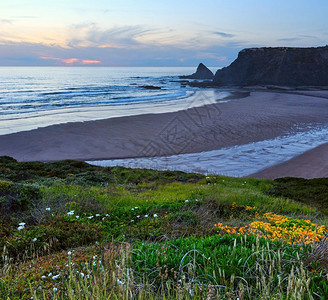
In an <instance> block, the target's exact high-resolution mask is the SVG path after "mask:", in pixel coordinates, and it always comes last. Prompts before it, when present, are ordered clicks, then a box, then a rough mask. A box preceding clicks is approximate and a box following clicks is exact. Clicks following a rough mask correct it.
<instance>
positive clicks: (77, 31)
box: [67, 23, 154, 48]
mask: <svg viewBox="0 0 328 300" xmlns="http://www.w3.org/2000/svg"><path fill="white" fill-rule="evenodd" d="M71 29H72V32H71V38H70V39H69V40H68V41H67V45H68V46H69V47H72V48H75V47H85V46H96V47H103V48H123V47H135V46H138V45H140V44H142V42H141V41H140V39H142V37H144V36H145V35H147V34H150V33H152V32H153V31H154V30H152V29H147V28H144V27H143V26H140V25H137V26H120V27H114V28H110V29H102V28H99V27H98V26H97V24H95V23H82V24H76V25H73V26H71Z"/></svg>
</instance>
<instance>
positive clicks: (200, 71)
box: [179, 63, 214, 79]
mask: <svg viewBox="0 0 328 300" xmlns="http://www.w3.org/2000/svg"><path fill="white" fill-rule="evenodd" d="M179 77H180V78H182V79H213V78H214V74H213V72H212V71H211V70H210V69H209V68H207V67H206V66H205V65H204V64H202V63H200V64H199V65H198V67H197V71H196V73H194V74H192V75H188V76H179Z"/></svg>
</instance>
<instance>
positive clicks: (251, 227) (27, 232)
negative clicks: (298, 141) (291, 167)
mask: <svg viewBox="0 0 328 300" xmlns="http://www.w3.org/2000/svg"><path fill="white" fill-rule="evenodd" d="M327 189H328V179H320V180H315V181H307V180H301V179H294V178H284V179H279V180H276V181H265V180H258V179H253V178H229V177H223V176H213V175H209V176H203V175H200V174H187V173H183V172H173V171H154V170H142V169H126V168H123V167H114V168H101V167H96V166H91V165H88V164H86V163H83V162H77V161H61V162H52V163H41V162H26V163H19V162H17V161H15V160H14V159H12V158H10V157H1V158H0V210H1V214H0V247H1V248H0V249H1V256H0V299H325V298H326V296H327V295H328V281H327V280H328V275H327V274H328V273H327V272H328V258H327V257H328V241H327V240H326V235H327V229H328V227H327V226H328V215H327V205H328V191H327Z"/></svg>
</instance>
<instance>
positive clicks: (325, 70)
mask: <svg viewBox="0 0 328 300" xmlns="http://www.w3.org/2000/svg"><path fill="white" fill-rule="evenodd" d="M213 83H214V84H215V85H219V86H223V85H234V86H249V85H278V86H293V87H295V86H328V46H325V47H318V48H288V47H277V48H249V49H244V50H242V51H240V52H239V54H238V58H237V59H236V60H235V61H234V62H233V63H232V64H231V65H230V66H228V67H225V68H222V69H220V70H218V71H217V72H216V74H215V77H214V80H213Z"/></svg>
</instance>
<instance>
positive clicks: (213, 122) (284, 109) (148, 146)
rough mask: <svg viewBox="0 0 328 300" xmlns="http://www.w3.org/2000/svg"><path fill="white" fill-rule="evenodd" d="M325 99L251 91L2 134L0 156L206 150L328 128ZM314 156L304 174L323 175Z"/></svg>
mask: <svg viewBox="0 0 328 300" xmlns="http://www.w3.org/2000/svg"><path fill="white" fill-rule="evenodd" d="M327 98H328V93H327V92H326V91H323V92H321V93H320V95H316V93H315V92H314V93H313V94H312V93H311V92H307V94H306V95H305V94H293V93H290V92H288V93H284V92H268V91H253V92H250V96H248V97H244V98H240V99H231V100H229V102H226V103H217V104H209V105H205V106H202V107H193V108H190V109H187V110H184V111H178V112H170V113H162V114H145V115H137V116H128V117H119V118H111V119H104V120H96V121H87V122H74V123H66V124H58V125H52V126H48V127H44V128H39V129H35V130H30V131H25V132H19V133H13V134H7V135H1V136H0V145H1V146H0V155H9V156H12V157H14V158H16V159H17V160H19V161H34V160H40V161H53V160H62V159H77V160H98V159H112V158H127V157H130V158H131V157H149V156H163V155H174V154H181V153H197V152H202V151H210V150H215V149H221V148H223V147H231V146H234V145H242V144H246V143H251V142H256V141H261V140H265V139H272V138H275V137H277V136H280V135H283V134H286V133H290V132H296V131H304V130H306V129H307V127H308V126H309V125H313V124H315V125H320V124H327V111H328V99H327ZM204 101H205V99H204ZM318 149H319V150H316V151H320V153H321V152H322V151H323V152H325V150H326V149H327V146H325V147H322V148H320V147H319V148H318ZM314 151H315V150H314ZM326 152H327V151H326ZM306 155H307V157H308V154H306ZM316 155H318V154H317V152H316V154H314V155H310V156H309V163H308V164H307V165H306V168H307V169H309V168H312V170H313V172H311V170H309V171H308V174H310V173H312V174H316V175H318V176H322V174H326V173H325V170H323V171H319V170H318V169H317V167H316V166H315V164H314V163H312V164H311V161H312V158H311V157H313V158H314V157H315V156H316ZM295 160H296V161H295V162H294V160H291V161H290V162H288V163H287V164H288V165H286V167H285V168H289V169H290V170H292V169H293V165H295V164H297V165H299V167H298V168H294V169H295V172H294V173H291V174H294V175H293V176H296V175H297V174H303V173H300V172H301V171H300V169H301V168H302V165H305V164H302V163H301V159H295ZM318 163H319V162H318ZM277 168H278V166H277ZM270 170H272V171H270ZM270 170H268V171H263V172H264V173H263V172H262V173H259V174H255V175H254V176H259V177H262V176H263V178H271V177H270V176H271V175H270V174H271V173H272V174H275V173H274V172H278V171H277V170H278V169H274V168H273V169H271V168H270ZM286 170H287V169H286ZM322 172H323V173H322ZM269 173H270V174H269ZM277 174H278V173H277ZM279 174H280V173H279ZM304 174H305V173H304ZM274 176H275V175H273V177H274ZM286 176H287V173H286ZM308 176H310V175H308ZM279 177H281V176H280V175H279Z"/></svg>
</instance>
